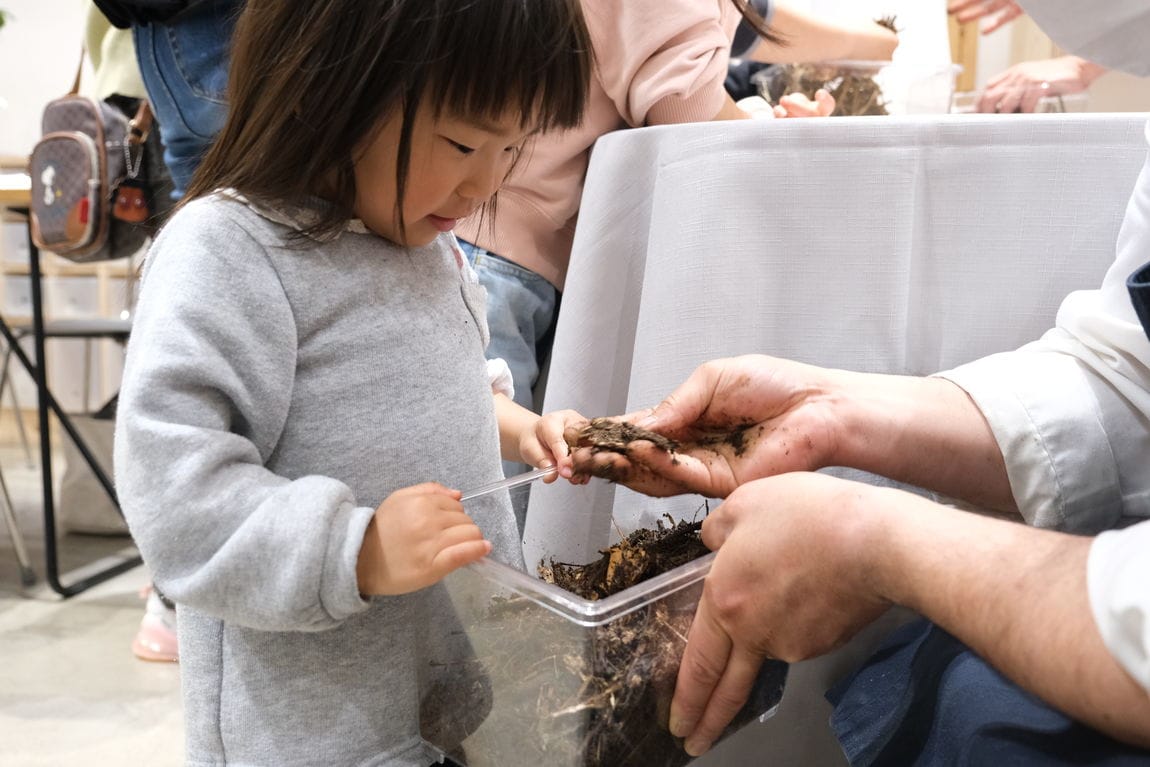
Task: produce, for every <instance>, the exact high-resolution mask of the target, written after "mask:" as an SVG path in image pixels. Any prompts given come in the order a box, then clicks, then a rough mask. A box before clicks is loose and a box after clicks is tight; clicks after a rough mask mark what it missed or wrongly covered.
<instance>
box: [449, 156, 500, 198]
mask: <svg viewBox="0 0 1150 767" xmlns="http://www.w3.org/2000/svg"><path fill="white" fill-rule="evenodd" d="M508 170H509V163H507V162H493V163H486V164H485V165H484V166H483V167H481V168H479V169H477V170H476V171H475V172H474V173H472V174H470V175H469V176H468V177H467V178H466V179H464V180H463V183H462V184H460V185H459V189H458V193H459V196H460V197H466V198H468V199H470V200H475V201H477V202H485V201H487V200H489V199H490V198H491V196H492V195H494V194H495V193H496V192H497V191H499V187H500V186H502V185H503V180H504V178H506V176H507V171H508Z"/></svg>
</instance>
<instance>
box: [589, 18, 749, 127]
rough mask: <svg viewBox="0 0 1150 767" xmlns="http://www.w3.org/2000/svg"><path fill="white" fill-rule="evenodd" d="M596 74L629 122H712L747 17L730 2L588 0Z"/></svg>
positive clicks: (635, 124)
mask: <svg viewBox="0 0 1150 767" xmlns="http://www.w3.org/2000/svg"><path fill="white" fill-rule="evenodd" d="M583 7H584V15H585V16H586V19H587V27H588V29H589V30H590V33H591V41H592V45H593V47H594V50H595V64H596V72H597V75H598V77H599V79H600V83H601V84H602V86H603V89H604V91H605V92H606V93H607V96H608V98H610V99H611V101H613V102H614V103H615V106H616V108H617V109H618V111H619V114H620V115H622V116H623V119H624V120H625V121H626V122H627V124H628V125H631V126H632V127H639V126H642V125H656V124H669V123H681V122H696V121H703V120H710V119H711V118H712V117H714V116H715V114H716V113H717V112H718V111H719V108H720V107H721V106H722V103H723V99H724V98H726V91H725V90H724V88H723V81H724V80H725V79H726V77H727V64H728V62H729V60H730V48H731V38H732V36H733V35H734V31H735V26H736V24H737V23H738V20H739V19H741V18H742V17H741V16H740V15H739V13H738V11H737V10H735V8H734V7H733V5H732V4H731V3H730V2H729V1H728V0H722V2H718V1H715V2H711V1H707V0H705V1H704V2H700V1H699V0H666V1H665V2H659V3H648V2H634V1H633V0H588V2H585V3H584V4H583Z"/></svg>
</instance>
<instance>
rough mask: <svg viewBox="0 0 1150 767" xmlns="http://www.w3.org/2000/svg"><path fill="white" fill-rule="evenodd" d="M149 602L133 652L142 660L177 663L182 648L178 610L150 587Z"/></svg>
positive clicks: (134, 642)
mask: <svg viewBox="0 0 1150 767" xmlns="http://www.w3.org/2000/svg"><path fill="white" fill-rule="evenodd" d="M147 592H148V602H147V605H146V607H145V608H144V619H143V620H141V621H140V630H139V631H137V632H136V638H135V639H133V640H132V653H133V654H135V656H136V657H137V658H139V659H140V660H151V661H161V662H167V663H176V662H178V661H179V660H180V648H179V644H178V642H177V641H176V611H175V610H173V609H172V608H170V607H166V606H165V605H164V603H163V602H162V601H160V597H159V595H158V594H156V592H155V590H153V589H148V590H147Z"/></svg>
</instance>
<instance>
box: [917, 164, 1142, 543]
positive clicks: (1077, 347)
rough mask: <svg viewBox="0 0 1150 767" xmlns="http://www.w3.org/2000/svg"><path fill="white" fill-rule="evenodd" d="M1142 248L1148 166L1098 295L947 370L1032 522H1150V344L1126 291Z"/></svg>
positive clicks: (1091, 293)
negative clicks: (997, 350) (1042, 328)
mask: <svg viewBox="0 0 1150 767" xmlns="http://www.w3.org/2000/svg"><path fill="white" fill-rule="evenodd" d="M1147 252H1150V166H1147V167H1144V168H1143V169H1142V173H1141V175H1140V176H1139V178H1138V181H1137V183H1136V185H1135V189H1134V193H1133V195H1132V197H1131V199H1130V202H1129V204H1128V205H1127V208H1126V214H1125V217H1124V219H1123V222H1122V228H1121V230H1120V231H1119V234H1118V243H1117V254H1116V258H1115V261H1114V264H1113V265H1112V266H1111V267H1110V269H1109V271H1108V272H1107V273H1106V276H1105V277H1104V278H1103V282H1102V286H1101V287H1100V288H1099V289H1097V290H1083V291H1077V292H1074V293H1071V294H1070V295H1069V296H1067V298H1066V300H1065V301H1063V303H1062V306H1061V307H1060V308H1059V310H1058V317H1057V320H1056V323H1055V325H1056V326H1055V327H1054V329H1052V330H1050V331H1049V332H1047V333H1046V334H1045V335H1044V336H1043V337H1042V338H1041V339H1040V340H1038V341H1035V342H1034V343H1031V344H1028V345H1026V346H1024V347H1022V348H1021V349H1019V350H1017V351H1013V352H1006V353H1003V354H996V355H993V356H990V357H987V358H985V359H981V360H977V361H975V362H972V363H970V364H967V365H963V366H962V367H959V368H955V369H954V370H950V371H947V372H945V373H941V374H940V375H942V376H943V377H945V378H948V379H950V380H952V381H954V382H955V383H956V384H958V385H959V386H961V387H962V388H963V389H965V390H966V391H967V393H968V394H970V396H971V397H972V398H973V399H974V401H975V403H976V404H977V405H978V407H979V409H980V410H981V411H982V413H983V415H984V416H985V417H986V420H987V423H988V424H989V425H990V428H991V430H992V431H993V432H994V436H995V438H996V440H997V441H998V445H999V447H1000V449H1001V450H1002V454H1003V457H1004V458H1005V459H1006V466H1007V470H1008V474H1009V478H1010V485H1011V489H1012V491H1013V494H1014V499H1015V502H1016V503H1017V504H1018V507H1019V510H1020V511H1021V512H1022V514H1023V516H1024V517H1025V518H1026V519H1027V520H1028V521H1029V522H1031V523H1033V524H1036V525H1040V526H1044V527H1055V528H1059V529H1065V530H1071V531H1077V532H1098V531H1101V530H1105V529H1107V528H1109V527H1113V526H1114V525H1115V524H1117V522H1118V520H1119V518H1120V517H1122V516H1143V517H1150V461H1148V460H1147V456H1150V429H1148V428H1147V424H1150V342H1148V341H1147V338H1146V335H1145V333H1143V331H1142V326H1141V323H1140V322H1139V321H1138V317H1137V315H1136V314H1135V312H1134V308H1133V305H1132V304H1131V301H1130V296H1129V294H1128V291H1127V288H1126V280H1127V279H1128V278H1129V276H1130V275H1131V274H1132V273H1134V271H1135V270H1136V269H1137V268H1138V267H1139V266H1140V265H1141V264H1143V263H1144V262H1145V261H1146V253H1147Z"/></svg>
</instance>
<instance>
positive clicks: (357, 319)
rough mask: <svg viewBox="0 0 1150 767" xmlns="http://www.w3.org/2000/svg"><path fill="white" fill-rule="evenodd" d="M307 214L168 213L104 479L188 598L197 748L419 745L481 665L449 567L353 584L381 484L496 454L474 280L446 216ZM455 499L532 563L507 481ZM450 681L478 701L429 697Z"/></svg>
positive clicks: (512, 554)
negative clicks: (391, 591)
mask: <svg viewBox="0 0 1150 767" xmlns="http://www.w3.org/2000/svg"><path fill="white" fill-rule="evenodd" d="M305 213H306V212H301V211H288V212H283V211H269V210H266V209H263V208H258V207H256V206H252V205H249V204H247V203H245V202H243V201H242V200H237V199H232V198H228V197H224V196H220V195H216V196H213V197H210V198H207V199H202V200H198V201H195V202H192V203H191V204H189V205H187V206H186V207H185V208H184V209H183V210H181V211H180V212H179V213H178V214H177V215H175V216H174V217H173V218H172V220H171V221H170V222H169V223H168V225H167V226H166V227H165V228H164V231H163V233H162V234H161V235H160V237H159V238H158V239H157V241H156V243H155V245H154V246H153V248H152V251H151V253H150V254H149V257H148V268H147V271H146V274H145V277H144V280H143V286H142V290H141V296H140V302H139V306H138V308H137V313H136V315H135V318H134V322H133V328H132V338H131V341H130V342H129V344H128V357H127V364H126V369H125V372H124V379H123V386H122V390H121V395H120V404H119V413H118V422H117V429H116V453H115V464H116V484H117V489H118V491H119V495H120V501H121V503H122V505H123V508H124V513H125V515H126V517H127V519H128V522H129V525H130V527H131V531H132V535H133V537H134V539H135V541H136V543H137V545H138V546H139V548H140V551H141V552H142V554H143V557H144V560H145V562H146V564H147V565H148V566H149V567H150V568H151V569H152V571H153V573H154V576H155V579H156V582H157V584H158V585H159V587H160V588H161V589H162V590H163V591H164V592H165V593H166V594H167V595H169V596H170V597H171V598H172V599H173V600H175V602H176V603H177V605H178V615H179V641H180V672H181V677H182V683H183V691H184V705H185V718H186V723H187V738H188V740H187V762H188V764H190V765H209V764H210V765H216V764H225V763H226V764H229V765H268V766H269V767H288V766H289V765H357V766H359V765H403V766H405V767H406V766H407V765H412V766H413V767H414V766H416V765H418V767H425V765H427V764H429V763H430V762H431V761H432V756H431V754H430V753H428V752H427V750H426V748H425V746H424V745H423V742H422V739H421V735H420V730H421V725H422V727H423V729H424V731H425V732H444V731H452V732H455V733H458V735H457V737H459V738H462V737H463V735H464V734H465V733H466V732H467V731H468V730H470V729H471V728H473V727H474V726H475V725H476V724H477V723H478V721H481V719H482V716H483V715H484V710H483V705H482V703H481V702H479V701H477V700H464V698H463V697H462V693H463V690H471V691H473V692H474V691H477V690H483V689H484V685H483V680H482V671H481V670H480V669H477V668H476V667H475V666H476V664H474V663H468V662H467V661H468V660H469V657H470V656H469V647H468V644H467V640H466V638H465V637H464V636H463V635H462V634H461V632H459V631H458V630H457V624H456V619H455V616H454V613H453V611H452V608H451V604H450V600H449V599H448V597H447V596H446V593H445V591H444V590H443V588H442V587H441V586H438V585H437V586H433V587H431V588H427V589H424V590H422V591H419V592H416V593H413V594H407V595H403V596H398V597H376V598H371V599H364V598H362V597H361V596H360V594H359V592H358V589H357V586H356V572H355V568H356V559H357V557H358V554H359V549H360V546H361V544H362V542H363V535H364V531H365V529H366V527H367V524H368V521H369V519H370V518H371V516H372V513H373V512H374V510H375V508H376V507H377V506H378V505H379V504H380V503H381V502H382V501H383V500H384V499H385V498H386V497H387V496H388V494H390V493H391V492H392V491H394V490H396V489H398V488H400V487H405V486H409V485H414V484H417V483H419V482H424V481H437V482H441V483H443V484H444V485H447V486H448V487H454V488H459V489H464V490H466V489H468V488H469V487H472V486H475V485H480V484H483V483H485V482H489V481H491V480H493V479H498V478H499V477H500V476H501V468H500V456H499V443H498V439H499V437H498V429H497V424H496V419H495V412H494V407H493V404H492V395H491V389H490V386H489V383H488V378H487V373H486V362H485V360H484V356H483V352H484V347H485V345H486V342H487V328H486V320H485V313H484V292H483V288H482V287H480V286H479V285H478V284H477V283H475V282H474V281H473V277H474V275H473V273H472V272H471V271H470V269H469V268H468V267H466V266H465V263H464V264H462V265H461V264H460V263H459V262H458V260H457V258H456V254H455V251H454V249H453V247H452V243H451V240H450V236H449V235H444V236H441V237H440V238H438V239H437V240H436V241H435V242H433V243H432V244H430V245H428V246H426V247H422V248H410V249H407V248H399V247H397V246H395V245H393V244H391V243H390V242H388V241H387V240H385V239H382V238H380V237H377V236H375V235H373V234H370V233H368V232H367V231H366V230H364V229H363V228H362V225H361V224H360V225H358V227H357V226H356V224H358V222H352V223H351V224H350V225H349V227H348V231H344V232H342V233H341V234H340V236H339V237H337V238H335V239H334V240H332V241H329V242H324V243H320V242H316V241H306V240H305V241H304V245H303V246H300V245H299V244H298V243H293V242H291V241H289V235H290V234H291V233H292V231H293V227H296V226H297V225H298V223H299V221H300V220H301V215H304V214H305ZM468 511H469V513H471V515H472V516H473V517H474V518H475V520H476V522H477V523H478V524H479V526H480V527H481V528H482V529H483V532H484V534H485V535H486V537H487V539H488V540H490V541H491V542H492V543H493V544H494V552H493V556H494V557H495V558H497V559H500V560H502V561H504V562H507V563H510V564H513V565H516V566H520V567H521V566H522V562H521V558H522V554H521V549H520V545H519V541H518V540H517V535H516V530H515V522H514V517H513V515H512V512H511V508H510V503H509V501H508V498H507V495H506V493H504V494H496V495H492V496H488V497H485V498H483V499H481V500H477V501H476V502H475V503H474V504H472V503H469V504H468ZM461 669H467V670H468V671H467V674H465V675H464V676H463V677H461V676H460V675H459V672H460V670H461ZM453 696H454V698H455V699H456V700H457V702H458V703H459V704H461V705H460V706H459V708H458V709H456V714H453V715H452V716H453V717H455V716H456V715H457V714H458V711H459V710H460V709H462V710H466V711H468V712H469V713H470V714H471V719H472V720H471V721H462V720H456V719H453V720H452V721H449V722H444V721H435V720H434V719H435V718H434V717H433V716H432V715H431V714H432V711H431V709H432V708H435V706H432V705H431V702H432V701H442V700H444V699H445V698H446V699H448V700H450V699H452V697H453ZM480 697H482V695H481V694H480ZM421 705H422V707H423V708H424V713H423V715H422V717H421V713H420V709H421ZM421 719H422V720H423V721H422V722H421Z"/></svg>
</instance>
